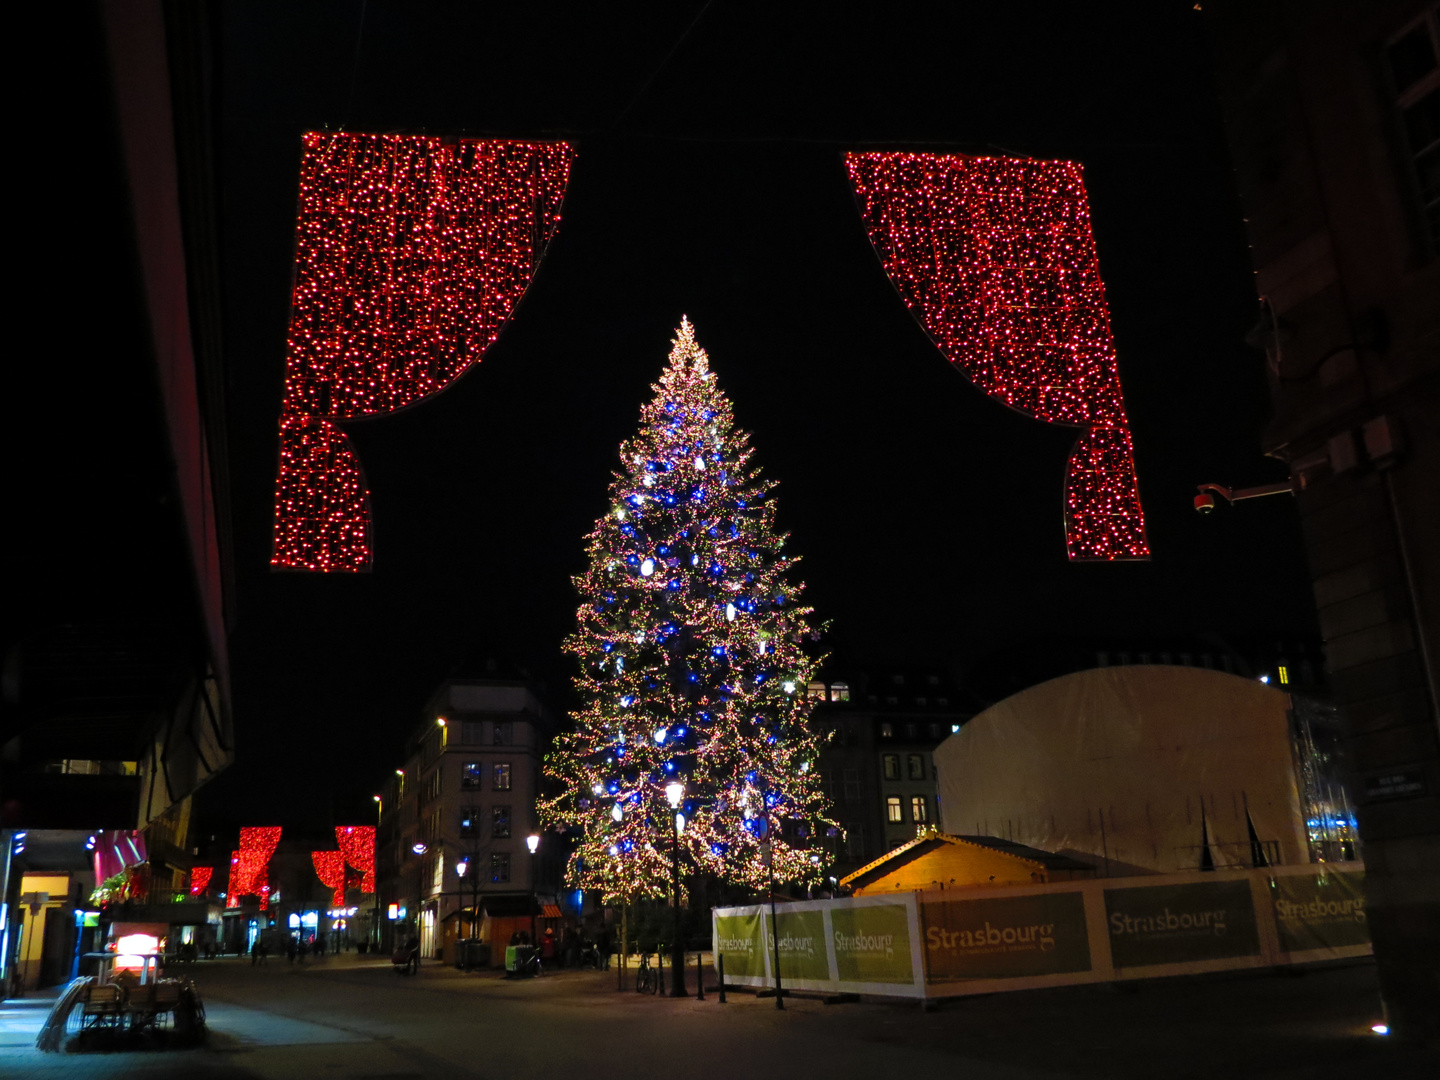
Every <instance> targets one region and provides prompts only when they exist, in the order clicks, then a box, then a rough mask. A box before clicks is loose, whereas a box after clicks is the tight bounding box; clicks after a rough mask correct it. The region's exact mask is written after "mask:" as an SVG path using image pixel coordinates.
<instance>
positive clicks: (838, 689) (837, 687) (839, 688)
mask: <svg viewBox="0 0 1440 1080" xmlns="http://www.w3.org/2000/svg"><path fill="white" fill-rule="evenodd" d="M830 700H831V701H849V700H850V684H849V683H843V682H837V683H831V684H830Z"/></svg>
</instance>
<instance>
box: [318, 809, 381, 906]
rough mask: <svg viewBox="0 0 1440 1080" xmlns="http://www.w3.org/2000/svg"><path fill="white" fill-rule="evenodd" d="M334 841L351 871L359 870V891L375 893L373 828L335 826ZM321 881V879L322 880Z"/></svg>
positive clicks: (370, 826) (371, 826)
mask: <svg viewBox="0 0 1440 1080" xmlns="http://www.w3.org/2000/svg"><path fill="white" fill-rule="evenodd" d="M335 840H336V842H337V843H338V844H339V845H340V850H341V851H342V852H343V853H344V855H345V861H346V862H347V863H349V864H350V868H351V869H352V870H359V871H360V873H361V874H363V875H364V878H363V879H362V880H361V882H360V891H361V892H367V893H373V892H374V891H375V826H374V825H337V826H335ZM322 880H323V879H322Z"/></svg>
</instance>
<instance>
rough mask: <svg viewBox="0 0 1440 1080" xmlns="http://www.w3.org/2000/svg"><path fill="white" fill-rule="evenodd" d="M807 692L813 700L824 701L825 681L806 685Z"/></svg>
mask: <svg viewBox="0 0 1440 1080" xmlns="http://www.w3.org/2000/svg"><path fill="white" fill-rule="evenodd" d="M805 694H806V696H807V697H809V698H810V700H811V701H824V700H825V684H824V683H823V682H812V683H810V684H809V685H807V686H806V687H805Z"/></svg>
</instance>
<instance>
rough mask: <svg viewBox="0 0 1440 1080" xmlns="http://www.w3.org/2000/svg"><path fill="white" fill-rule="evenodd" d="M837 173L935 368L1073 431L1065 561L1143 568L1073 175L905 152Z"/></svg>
mask: <svg viewBox="0 0 1440 1080" xmlns="http://www.w3.org/2000/svg"><path fill="white" fill-rule="evenodd" d="M845 165H846V168H847V170H848V171H849V174H850V180H851V183H852V184H853V185H854V187H855V194H856V197H857V200H858V202H859V205H860V213H861V216H862V217H863V219H864V222H865V227H866V229H867V230H868V232H869V234H870V242H871V243H872V244H873V245H874V246H875V250H876V252H877V254H878V255H879V256H880V262H881V263H882V265H883V266H884V267H885V272H886V273H887V274H888V275H889V276H890V280H891V282H892V283H893V284H894V285H895V288H896V290H897V291H898V292H899V293H900V296H901V298H902V299H903V300H904V301H905V303H906V305H907V306H908V307H909V308H910V310H911V312H912V313H913V314H914V315H915V316H916V317H917V319H919V321H920V323H921V325H922V326H923V327H924V328H925V330H926V331H927V332H928V333H929V335H930V337H931V339H932V340H933V341H934V342H935V344H936V345H937V346H938V347H939V349H940V351H941V352H942V353H943V354H944V356H945V358H946V359H947V360H949V361H950V362H951V363H952V364H954V365H955V366H956V367H958V368H960V369H961V370H962V371H963V372H965V374H966V375H967V376H969V378H970V379H971V380H972V381H973V382H974V383H975V384H976V385H978V386H979V387H980V388H981V389H982V390H984V391H985V392H986V393H987V394H989V395H990V396H991V397H996V398H999V399H1000V400H1001V401H1003V402H1004V403H1005V404H1006V405H1009V406H1010V407H1011V408H1012V409H1015V410H1017V411H1018V412H1022V413H1024V414H1026V415H1027V416H1033V417H1034V418H1035V419H1037V420H1044V421H1046V422H1047V423H1052V424H1073V425H1076V426H1077V427H1080V428H1083V431H1082V432H1081V434H1080V437H1079V439H1078V440H1077V441H1076V443H1075V448H1074V450H1072V451H1071V454H1070V461H1069V466H1068V469H1067V472H1066V481H1065V541H1066V546H1067V549H1068V551H1069V556H1070V558H1071V559H1072V560H1075V561H1080V560H1118V559H1146V558H1149V556H1150V547H1149V544H1148V543H1147V542H1146V538H1145V517H1144V512H1143V510H1142V509H1141V506H1140V493H1139V488H1138V485H1137V482H1136V477H1135V457H1134V451H1133V448H1132V445H1131V437H1130V424H1129V420H1128V419H1127V418H1126V415H1125V402H1124V398H1123V396H1122V394H1121V390H1120V375H1119V371H1118V370H1117V367H1116V361H1115V345H1114V341H1113V340H1112V338H1111V334H1110V313H1109V309H1108V308H1107V306H1106V304H1105V287H1104V284H1103V283H1102V282H1101V280H1100V267H1099V262H1098V260H1097V258H1096V255H1095V239H1094V236H1093V235H1092V233H1091V230H1090V210H1089V200H1088V197H1087V196H1086V194H1085V184H1084V182H1083V180H1082V178H1081V170H1080V166H1079V165H1078V164H1076V163H1075V162H1070V161H1032V160H1029V159H1026V158H977V157H965V156H960V155H946V154H910V153H852V154H846V155H845Z"/></svg>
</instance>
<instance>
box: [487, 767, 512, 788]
mask: <svg viewBox="0 0 1440 1080" xmlns="http://www.w3.org/2000/svg"><path fill="white" fill-rule="evenodd" d="M490 790H491V791H509V790H510V763H509V762H508V761H506V762H503V763H501V764H497V765H496V766H495V774H494V776H493V778H492V779H491V782H490Z"/></svg>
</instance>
